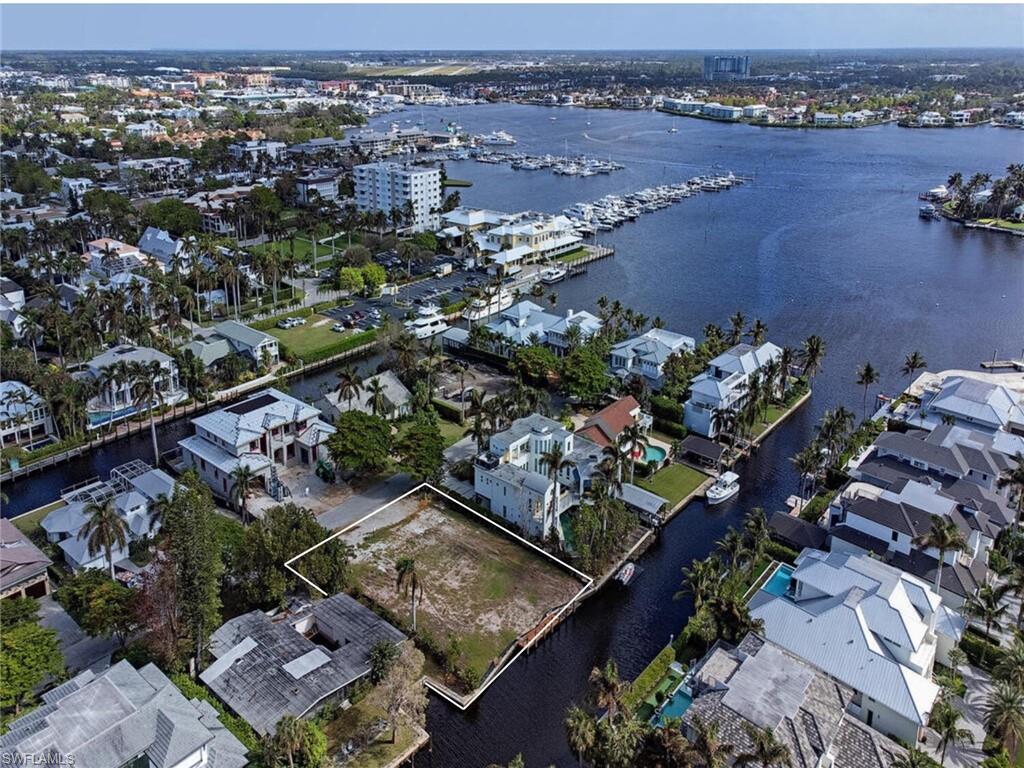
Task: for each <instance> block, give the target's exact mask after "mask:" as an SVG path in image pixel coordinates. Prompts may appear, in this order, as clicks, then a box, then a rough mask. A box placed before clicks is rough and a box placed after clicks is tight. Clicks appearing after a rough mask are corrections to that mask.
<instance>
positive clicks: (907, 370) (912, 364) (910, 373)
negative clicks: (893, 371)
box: [900, 350, 928, 380]
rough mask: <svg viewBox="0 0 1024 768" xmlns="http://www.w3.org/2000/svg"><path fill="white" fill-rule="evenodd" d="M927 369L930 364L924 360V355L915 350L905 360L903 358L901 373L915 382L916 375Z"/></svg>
mask: <svg viewBox="0 0 1024 768" xmlns="http://www.w3.org/2000/svg"><path fill="white" fill-rule="evenodd" d="M927 367H928V362H927V361H926V360H925V359H924V355H922V354H921V353H920V352H918V351H917V350H915V351H913V352H911V353H910V354H909V355H907V356H906V357H905V358H903V367H902V368H900V373H902V374H903V375H904V376H907V377H909V378H910V379H911V380H913V378H914V374H915V373H916V372H917V371H920V370H922V369H924V368H927Z"/></svg>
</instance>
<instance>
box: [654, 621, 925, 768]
mask: <svg viewBox="0 0 1024 768" xmlns="http://www.w3.org/2000/svg"><path fill="white" fill-rule="evenodd" d="M673 699H674V700H677V701H678V702H679V704H682V705H683V706H685V710H684V712H683V715H682V720H683V729H684V731H685V732H686V734H687V736H688V737H689V738H691V739H693V738H695V737H696V731H695V729H694V724H695V722H696V720H697V718H700V719H701V720H702V721H703V722H705V723H714V724H716V725H717V726H718V728H719V735H720V738H721V739H722V741H723V742H724V743H726V744H731V745H733V747H734V750H735V752H736V753H737V754H739V753H747V752H750V751H751V749H752V747H753V743H752V740H751V737H750V734H751V732H752V731H762V730H767V731H769V732H771V733H772V734H773V735H774V736H775V738H776V739H777V740H778V741H779V742H780V743H781V744H783V745H784V746H785V747H786V748H787V749H788V750H789V755H790V760H791V761H792V764H791V765H792V768H820V766H830V768H890V766H892V765H893V763H894V762H895V761H896V759H897V758H899V757H902V756H903V755H904V754H905V750H904V748H903V747H901V746H900V745H899V744H897V743H896V742H895V741H893V740H892V739H890V738H888V737H887V736H885V735H883V734H882V733H879V732H878V731H877V730H874V729H872V728H868V727H866V726H865V724H864V723H862V722H861V721H860V720H859V719H857V717H856V716H854V715H853V714H851V710H853V709H855V708H856V707H857V706H858V705H857V704H856V700H857V694H856V692H855V691H854V689H853V688H852V687H851V686H849V685H845V684H843V683H842V682H840V681H838V680H836V679H834V678H832V677H829V676H828V675H826V674H823V673H822V672H821V671H819V670H817V669H815V668H814V667H813V666H811V665H810V664H808V663H807V662H806V661H803V660H802V659H800V658H799V657H798V656H795V655H793V654H791V653H788V652H787V651H786V650H785V649H783V648H781V647H780V646H778V645H776V644H774V643H772V642H770V641H766V640H765V639H764V638H762V637H759V636H758V635H755V634H753V633H751V634H748V635H747V636H746V637H744V638H743V640H742V641H740V643H739V645H737V646H735V647H734V646H731V645H728V644H726V643H723V642H722V641H718V642H716V643H715V644H714V645H713V646H712V647H711V649H710V650H709V651H708V652H707V653H706V654H705V655H704V657H703V658H702V659H700V660H698V661H696V662H694V664H693V666H692V668H691V671H690V672H689V673H688V674H687V676H686V678H685V681H684V683H683V687H682V688H681V689H680V690H678V691H677V692H676V693H675V694H674V695H673ZM677 706H678V705H677Z"/></svg>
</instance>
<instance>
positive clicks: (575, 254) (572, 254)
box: [555, 248, 588, 264]
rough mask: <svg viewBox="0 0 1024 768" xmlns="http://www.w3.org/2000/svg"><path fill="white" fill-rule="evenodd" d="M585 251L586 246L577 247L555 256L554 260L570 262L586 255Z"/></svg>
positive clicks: (564, 262)
mask: <svg viewBox="0 0 1024 768" xmlns="http://www.w3.org/2000/svg"><path fill="white" fill-rule="evenodd" d="M587 253H588V251H587V249H586V248H577V249H576V250H575V251H569V252H568V253H563V254H562V255H561V256H559V257H557V258H556V259H555V261H561V262H562V263H563V264H571V263H572V262H574V261H579V260H580V259H582V258H583V257H584V256H586V255H587Z"/></svg>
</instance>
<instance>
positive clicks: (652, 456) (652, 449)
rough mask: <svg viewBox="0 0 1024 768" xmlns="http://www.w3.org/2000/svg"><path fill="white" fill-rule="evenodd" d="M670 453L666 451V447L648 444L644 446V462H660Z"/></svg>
mask: <svg viewBox="0 0 1024 768" xmlns="http://www.w3.org/2000/svg"><path fill="white" fill-rule="evenodd" d="M667 455H668V454H667V453H665V449H664V448H661V447H659V446H657V445H648V446H645V447H644V462H647V463H649V462H652V461H656V462H658V463H659V464H661V462H663V461H664V460H665V457H666V456H667Z"/></svg>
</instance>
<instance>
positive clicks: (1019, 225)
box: [978, 219, 1024, 230]
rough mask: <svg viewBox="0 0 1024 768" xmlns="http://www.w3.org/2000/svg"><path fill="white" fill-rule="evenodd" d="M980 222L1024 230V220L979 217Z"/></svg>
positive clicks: (992, 225)
mask: <svg viewBox="0 0 1024 768" xmlns="http://www.w3.org/2000/svg"><path fill="white" fill-rule="evenodd" d="M978 223H979V224H985V225H987V226H990V227H999V228H1000V229H1019V230H1024V221H1009V220H1008V219H978Z"/></svg>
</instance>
